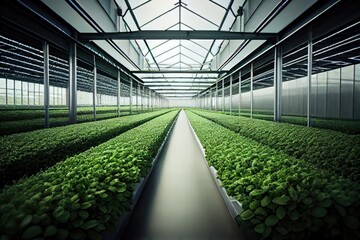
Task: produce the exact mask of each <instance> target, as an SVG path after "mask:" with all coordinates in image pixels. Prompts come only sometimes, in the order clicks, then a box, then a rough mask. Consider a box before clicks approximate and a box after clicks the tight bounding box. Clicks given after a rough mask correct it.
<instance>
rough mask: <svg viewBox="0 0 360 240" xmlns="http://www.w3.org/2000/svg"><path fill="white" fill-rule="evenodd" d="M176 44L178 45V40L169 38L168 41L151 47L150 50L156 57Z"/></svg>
mask: <svg viewBox="0 0 360 240" xmlns="http://www.w3.org/2000/svg"><path fill="white" fill-rule="evenodd" d="M177 46H179V41H178V40H170V41H168V42H165V43H164V44H162V45H161V46H159V47H158V48H155V49H152V50H151V51H152V53H153V55H154V56H155V57H156V58H157V57H160V56H161V55H163V54H164V53H166V52H167V51H169V50H171V49H173V48H174V47H177Z"/></svg>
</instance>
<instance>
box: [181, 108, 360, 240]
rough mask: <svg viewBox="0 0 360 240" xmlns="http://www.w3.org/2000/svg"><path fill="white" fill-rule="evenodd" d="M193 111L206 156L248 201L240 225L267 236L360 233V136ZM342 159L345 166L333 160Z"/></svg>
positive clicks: (232, 193)
mask: <svg viewBox="0 0 360 240" xmlns="http://www.w3.org/2000/svg"><path fill="white" fill-rule="evenodd" d="M187 116H188V117H189V120H190V122H191V124H192V126H193V128H194V130H195V132H196V134H197V136H198V137H199V139H200V141H201V143H202V145H203V146H204V148H205V153H206V159H207V161H209V164H210V165H212V166H214V167H215V168H216V169H217V170H218V178H219V179H220V180H221V181H222V184H223V186H224V187H225V189H226V190H227V192H228V194H229V195H230V196H233V197H235V198H236V199H237V200H238V201H239V202H240V203H241V204H242V208H243V211H242V212H241V214H240V215H239V216H237V218H236V221H237V223H238V224H239V226H240V227H242V228H249V229H253V230H254V231H255V232H257V233H258V234H259V236H260V237H261V238H264V239H359V238H360V231H359V229H360V224H359V218H360V184H359V178H358V177H359V175H358V171H357V169H358V165H357V163H356V162H357V161H358V160H359V158H358V156H359V155H357V154H358V153H359V152H358V147H359V146H360V145H359V144H358V141H359V139H358V138H357V137H356V136H349V135H344V136H342V135H341V134H340V133H338V132H332V131H326V130H318V129H308V128H305V127H301V126H292V125H287V124H278V123H270V122H267V121H261V120H251V119H246V118H244V119H243V118H239V117H231V116H226V115H223V114H218V113H210V112H206V111H193V112H190V111H187ZM209 119H211V120H209ZM218 123H220V124H221V125H223V126H221V125H220V124H218ZM224 126H226V127H224ZM230 129H231V130H230ZM311 131H315V132H314V133H313V134H312V133H311ZM332 134H333V135H332ZM305 136H306V138H305ZM327 136H328V137H327ZM325 141H328V142H327V144H326V142H325ZM343 141H346V142H345V145H344V146H343V145H342V144H343V143H342V142H343ZM336 144H340V147H345V149H342V150H341V151H340V149H339V148H338V147H337V146H336ZM346 144H350V146H346ZM327 145H328V146H327ZM312 148H316V149H318V151H315V150H313V149H312ZM329 148H331V149H329ZM353 149H354V150H353ZM327 151H328V152H327ZM312 154H316V156H312V157H310V156H311V155H312ZM339 154H340V155H341V154H344V156H341V159H337V158H336V157H332V158H331V157H328V158H326V156H324V155H328V156H331V155H333V156H336V155H339ZM327 161H331V163H330V164H329V163H328V162H327ZM338 161H339V164H338V165H336V166H337V167H342V168H341V169H339V170H337V168H336V167H331V166H332V164H335V163H336V162H338ZM340 161H344V162H343V165H345V166H343V165H341V164H340ZM347 164H350V165H347ZM352 171H357V173H355V174H351V173H352ZM346 172H348V173H349V175H347V176H346V174H345V173H346ZM342 175H344V176H342Z"/></svg>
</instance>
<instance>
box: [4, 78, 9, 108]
mask: <svg viewBox="0 0 360 240" xmlns="http://www.w3.org/2000/svg"><path fill="white" fill-rule="evenodd" d="M5 103H6V105H8V104H9V102H8V79H7V78H5Z"/></svg>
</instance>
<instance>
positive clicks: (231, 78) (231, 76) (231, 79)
mask: <svg viewBox="0 0 360 240" xmlns="http://www.w3.org/2000/svg"><path fill="white" fill-rule="evenodd" d="M232 82H233V75H230V115H231V109H232Z"/></svg>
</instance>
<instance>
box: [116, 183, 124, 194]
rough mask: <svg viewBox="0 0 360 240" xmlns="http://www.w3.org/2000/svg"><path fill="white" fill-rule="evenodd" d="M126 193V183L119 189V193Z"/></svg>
mask: <svg viewBox="0 0 360 240" xmlns="http://www.w3.org/2000/svg"><path fill="white" fill-rule="evenodd" d="M125 191H126V183H121V184H120V185H119V187H118V189H117V192H119V193H122V192H125Z"/></svg>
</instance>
